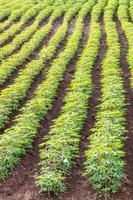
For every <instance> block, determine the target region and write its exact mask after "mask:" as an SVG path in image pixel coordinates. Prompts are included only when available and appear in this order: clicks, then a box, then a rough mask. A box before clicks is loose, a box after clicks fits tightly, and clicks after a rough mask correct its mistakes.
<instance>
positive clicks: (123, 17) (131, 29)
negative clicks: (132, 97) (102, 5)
mask: <svg viewBox="0 0 133 200" xmlns="http://www.w3.org/2000/svg"><path fill="white" fill-rule="evenodd" d="M132 2H133V1H131V2H130V15H131V18H133V17H132V8H133V6H132ZM118 18H119V20H120V22H121V25H122V29H123V30H124V32H125V36H126V38H127V41H128V54H127V59H128V64H129V68H130V72H131V80H130V82H131V87H132V88H133V45H132V44H133V24H132V22H129V15H128V2H125V4H123V3H122V1H120V2H119V9H118Z"/></svg>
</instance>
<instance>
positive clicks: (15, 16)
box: [0, 2, 32, 32]
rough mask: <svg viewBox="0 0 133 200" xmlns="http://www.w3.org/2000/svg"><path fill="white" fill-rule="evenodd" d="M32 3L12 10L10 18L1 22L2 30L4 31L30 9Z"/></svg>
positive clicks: (0, 27) (0, 30)
mask: <svg viewBox="0 0 133 200" xmlns="http://www.w3.org/2000/svg"><path fill="white" fill-rule="evenodd" d="M31 6H32V3H30V2H29V3H28V4H26V5H25V4H24V6H21V7H20V8H19V9H17V10H14V11H12V13H11V15H10V16H9V18H8V20H6V21H4V22H1V23H0V32H2V31H3V30H4V29H5V28H7V27H9V26H10V25H12V24H13V23H14V21H15V20H17V19H19V18H20V17H21V16H22V15H23V14H24V13H25V12H26V11H27V10H28V9H30V8H31Z"/></svg>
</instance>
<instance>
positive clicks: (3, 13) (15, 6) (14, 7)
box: [0, 0, 24, 20]
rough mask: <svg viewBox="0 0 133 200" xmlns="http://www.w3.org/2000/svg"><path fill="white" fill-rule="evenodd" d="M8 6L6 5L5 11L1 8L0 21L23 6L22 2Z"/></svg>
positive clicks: (14, 2) (15, 2)
mask: <svg viewBox="0 0 133 200" xmlns="http://www.w3.org/2000/svg"><path fill="white" fill-rule="evenodd" d="M10 4H11V5H9V4H8V6H7V5H6V7H5V9H4V7H2V6H1V12H0V20H2V19H4V18H6V17H9V16H10V15H11V13H12V12H13V11H14V10H17V9H19V8H20V7H21V6H22V5H24V2H22V1H18V0H15V1H13V2H11V3H10Z"/></svg>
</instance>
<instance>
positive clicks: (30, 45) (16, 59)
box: [0, 5, 68, 85]
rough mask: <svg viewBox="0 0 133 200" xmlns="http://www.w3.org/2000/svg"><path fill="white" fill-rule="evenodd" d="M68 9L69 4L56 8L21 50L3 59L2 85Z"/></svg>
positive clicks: (1, 70) (0, 81) (0, 66)
mask: <svg viewBox="0 0 133 200" xmlns="http://www.w3.org/2000/svg"><path fill="white" fill-rule="evenodd" d="M67 10H68V5H63V6H59V7H58V8H56V9H55V10H54V12H53V13H52V15H51V17H50V19H49V23H48V24H46V25H45V26H44V27H41V28H40V29H39V30H38V31H37V32H36V33H35V34H34V35H33V37H32V38H31V39H30V40H29V41H28V42H26V43H25V44H24V45H23V46H22V47H21V49H20V51H18V52H17V53H16V54H13V55H11V56H10V57H9V58H7V59H6V60H3V61H2V64H1V65H0V85H2V84H3V83H4V82H5V81H6V80H7V78H8V77H9V76H10V75H11V74H12V72H13V71H14V70H16V69H17V67H18V66H20V65H22V64H23V63H24V62H25V61H26V59H27V58H28V57H29V56H30V55H31V54H32V53H33V52H34V51H35V50H36V49H37V48H38V47H39V46H40V44H41V43H42V41H43V40H44V39H45V38H46V36H47V35H48V34H49V33H50V31H51V29H52V27H53V22H54V21H55V20H56V19H58V18H59V17H60V16H62V15H63V14H64V13H65V12H66V11H67Z"/></svg>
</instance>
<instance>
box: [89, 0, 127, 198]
mask: <svg viewBox="0 0 133 200" xmlns="http://www.w3.org/2000/svg"><path fill="white" fill-rule="evenodd" d="M116 8H117V0H109V2H108V5H107V7H106V8H105V13H104V23H105V32H106V39H107V46H108V48H107V53H106V57H105V59H104V61H103V65H102V79H101V86H102V96H101V99H100V100H101V104H100V105H99V111H98V113H97V116H96V124H95V127H94V128H93V130H92V135H91V136H90V137H89V147H88V150H87V151H86V161H85V174H86V175H88V178H89V180H90V182H91V183H92V185H93V187H94V188H95V189H98V190H99V192H100V193H102V194H104V195H107V194H110V193H115V192H116V191H118V189H119V187H120V185H121V180H122V178H123V177H124V161H123V156H124V151H123V140H124V133H125V132H126V130H125V124H124V122H125V116H124V114H125V113H124V107H125V96H124V89H123V82H122V77H121V71H120V66H119V62H120V44H119V38H118V33H117V29H116V24H115V23H114V22H113V15H114V12H115V10H116ZM110 27H111V29H110Z"/></svg>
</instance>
